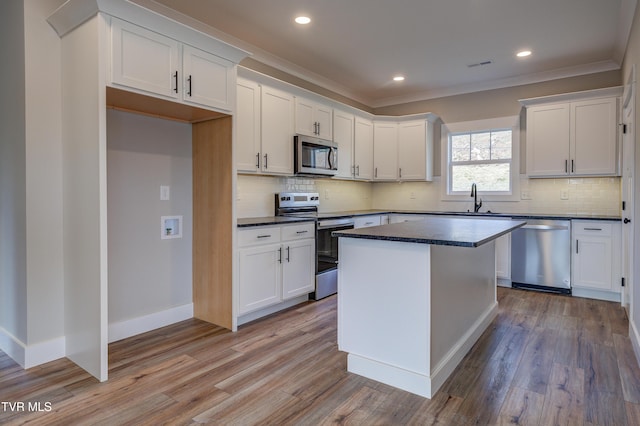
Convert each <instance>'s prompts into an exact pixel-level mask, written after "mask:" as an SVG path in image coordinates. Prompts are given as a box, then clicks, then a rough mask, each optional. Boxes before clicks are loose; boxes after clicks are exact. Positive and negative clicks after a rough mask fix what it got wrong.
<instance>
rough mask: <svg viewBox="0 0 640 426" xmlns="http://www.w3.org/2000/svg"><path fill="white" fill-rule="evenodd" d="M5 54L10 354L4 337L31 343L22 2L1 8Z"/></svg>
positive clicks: (3, 197) (2, 176)
mask: <svg viewBox="0 0 640 426" xmlns="http://www.w3.org/2000/svg"><path fill="white" fill-rule="evenodd" d="M0 52H1V53H2V57H3V58H5V59H6V60H4V61H3V65H2V67H3V70H2V76H3V77H2V78H1V79H0V90H1V91H2V96H0V345H1V346H0V348H2V349H3V350H5V351H7V352H9V350H8V343H7V342H6V341H3V333H8V334H10V335H11V336H13V337H15V338H16V339H18V340H20V341H21V342H23V343H26V341H27V321H26V306H27V291H26V285H27V283H26V280H27V277H26V226H27V225H26V176H25V173H24V170H25V166H26V154H25V150H26V147H25V143H26V141H25V126H26V123H25V120H26V119H25V100H24V87H25V62H24V7H23V2H22V1H21V0H9V1H3V2H2V3H0ZM9 58H11V60H8V59H9ZM3 330H4V332H3ZM8 338H9V337H8V336H5V339H8ZM3 343H4V344H3Z"/></svg>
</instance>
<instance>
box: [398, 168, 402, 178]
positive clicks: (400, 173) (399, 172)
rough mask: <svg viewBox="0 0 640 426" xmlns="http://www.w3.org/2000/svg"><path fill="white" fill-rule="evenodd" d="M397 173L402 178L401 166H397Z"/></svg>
mask: <svg viewBox="0 0 640 426" xmlns="http://www.w3.org/2000/svg"><path fill="white" fill-rule="evenodd" d="M398 174H399V177H400V179H402V167H400V168H398Z"/></svg>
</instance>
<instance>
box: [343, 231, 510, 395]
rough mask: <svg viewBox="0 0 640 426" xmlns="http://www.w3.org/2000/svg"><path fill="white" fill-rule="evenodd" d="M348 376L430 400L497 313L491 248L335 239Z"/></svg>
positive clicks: (487, 246) (493, 257)
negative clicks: (358, 376)
mask: <svg viewBox="0 0 640 426" xmlns="http://www.w3.org/2000/svg"><path fill="white" fill-rule="evenodd" d="M338 252H339V256H340V267H339V268H338V346H339V349H340V350H342V351H345V352H347V353H348V364H347V369H348V371H349V372H352V373H355V374H358V375H361V376H364V377H368V378H370V379H373V380H376V381H379V382H382V383H386V384H388V385H391V386H394V387H397V388H399V389H403V390H406V391H409V392H412V393H414V394H417V395H420V396H423V397H426V398H431V397H432V395H434V394H435V392H436V391H437V390H438V389H439V388H440V387H441V386H442V384H443V383H444V382H445V380H446V379H447V378H448V377H449V375H450V374H451V373H452V372H453V370H454V369H455V367H456V366H457V365H458V364H459V363H460V361H461V360H462V358H463V357H464V356H465V354H466V353H467V352H468V351H469V349H471V346H472V345H473V344H474V343H475V342H476V341H477V340H478V338H479V337H480V335H481V334H482V333H483V332H484V330H485V329H486V328H487V327H488V326H489V324H490V323H491V321H492V320H493V319H494V318H495V316H496V314H497V308H498V303H497V301H496V267H495V244H494V242H493V241H490V242H488V243H486V244H482V245H480V246H478V247H457V246H448V245H431V244H424V243H411V242H406V241H388V240H376V239H360V238H340V239H339V249H338Z"/></svg>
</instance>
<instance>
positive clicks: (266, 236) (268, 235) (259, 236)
mask: <svg viewBox="0 0 640 426" xmlns="http://www.w3.org/2000/svg"><path fill="white" fill-rule="evenodd" d="M269 237H271V234H265V235H258V238H269Z"/></svg>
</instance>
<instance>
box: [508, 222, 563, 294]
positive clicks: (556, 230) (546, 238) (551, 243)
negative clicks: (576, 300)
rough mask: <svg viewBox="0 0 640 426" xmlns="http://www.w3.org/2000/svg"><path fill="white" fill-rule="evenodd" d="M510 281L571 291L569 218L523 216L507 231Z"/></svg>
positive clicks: (539, 288) (517, 284)
mask: <svg viewBox="0 0 640 426" xmlns="http://www.w3.org/2000/svg"><path fill="white" fill-rule="evenodd" d="M511 285H512V286H513V287H517V288H527V289H531V290H540V291H550V292H554V293H563V294H571V222H570V221H569V220H538V219H536V220H527V224H526V225H525V226H523V227H521V228H518V229H516V230H515V231H513V232H512V233H511Z"/></svg>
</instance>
